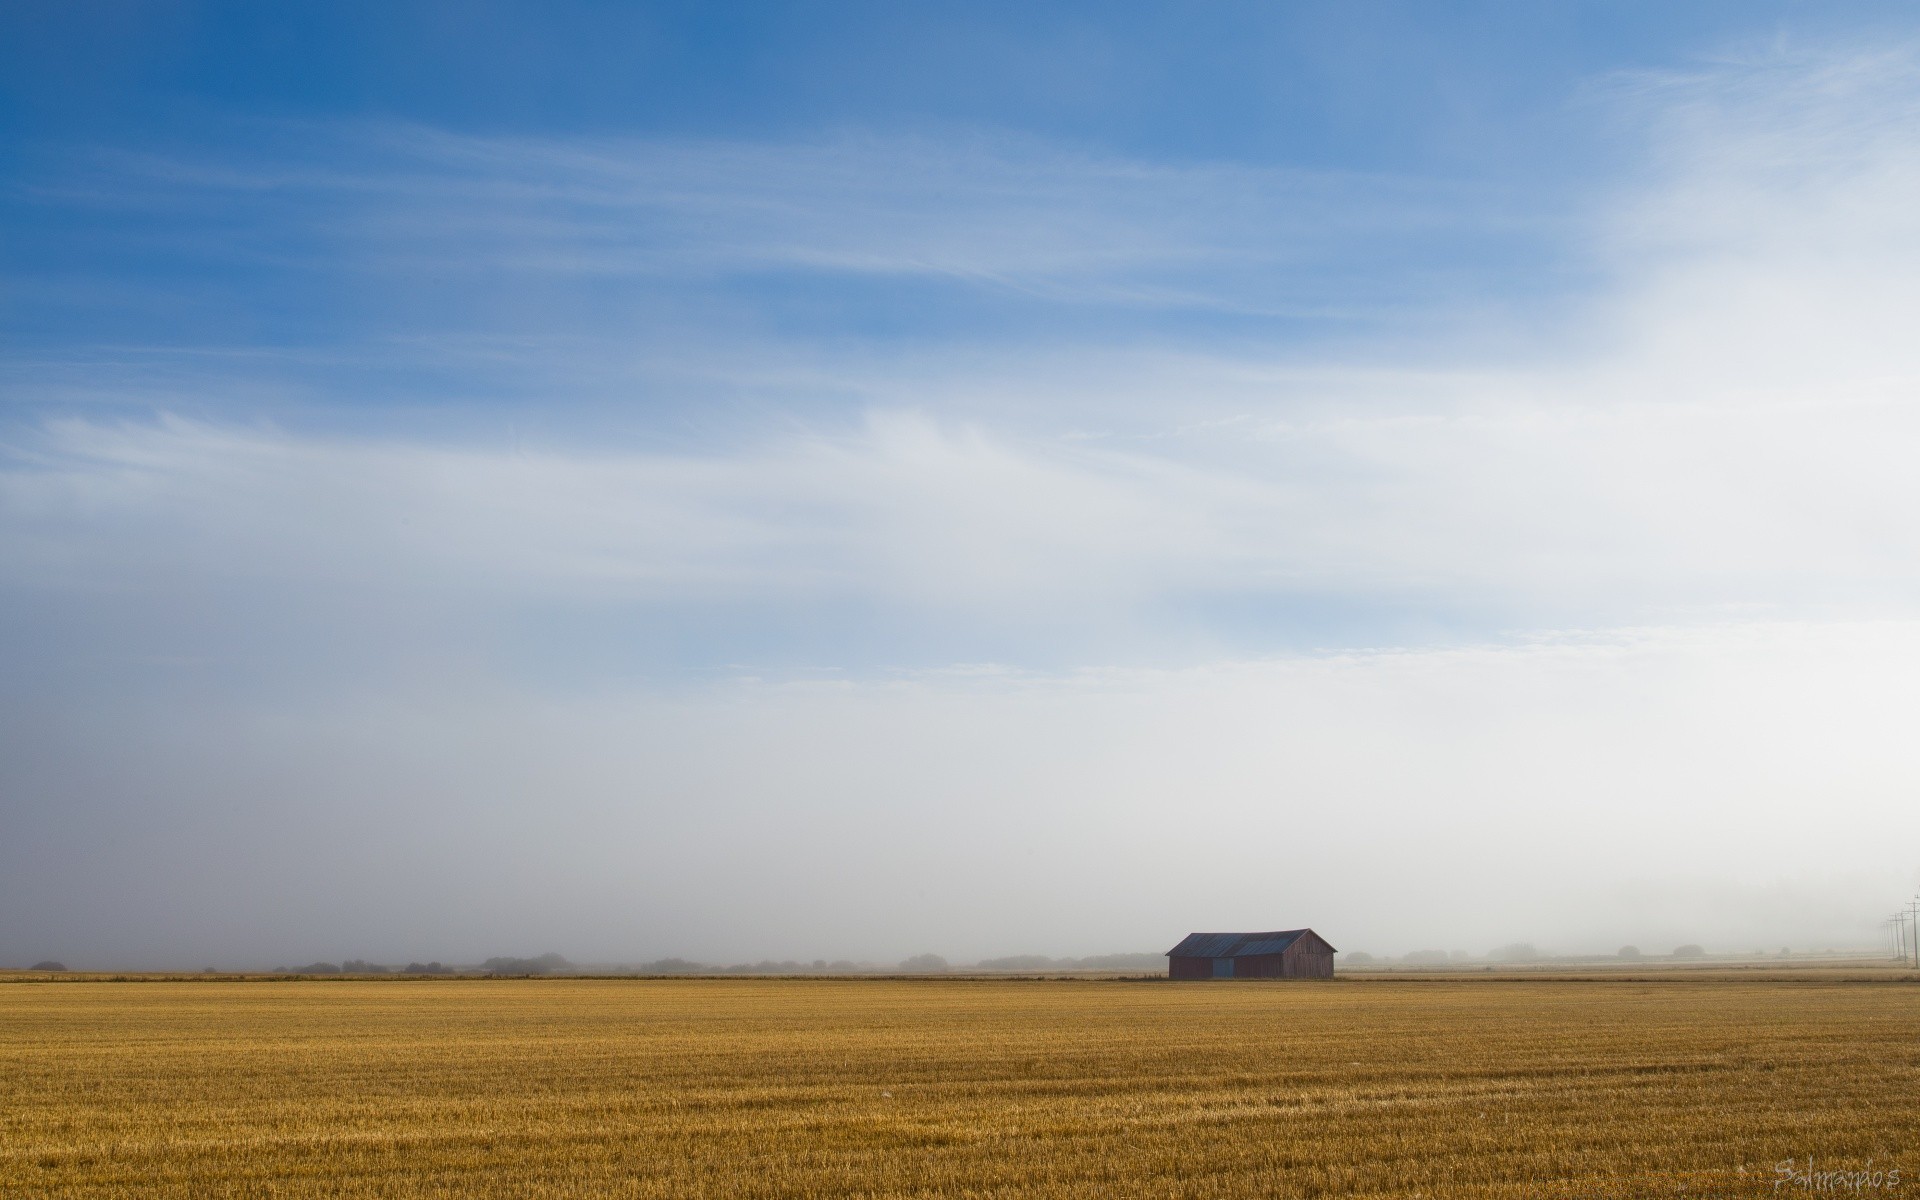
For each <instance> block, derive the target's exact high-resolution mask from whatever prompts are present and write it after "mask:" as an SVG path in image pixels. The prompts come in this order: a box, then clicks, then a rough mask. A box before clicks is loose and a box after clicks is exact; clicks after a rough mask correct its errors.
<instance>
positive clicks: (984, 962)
mask: <svg viewBox="0 0 1920 1200" xmlns="http://www.w3.org/2000/svg"><path fill="white" fill-rule="evenodd" d="M1069 961H1070V960H1069ZM977 965H978V966H979V968H980V969H981V970H982V971H1051V970H1053V969H1054V968H1055V967H1057V966H1059V965H1060V960H1057V959H1052V958H1048V957H1047V956H1046V955H1044V954H1009V955H1007V956H1006V957H1004V958H983V959H981V960H980V962H979V963H978V964H977ZM901 969H902V970H905V969H906V964H904V963H902V964H901Z"/></svg>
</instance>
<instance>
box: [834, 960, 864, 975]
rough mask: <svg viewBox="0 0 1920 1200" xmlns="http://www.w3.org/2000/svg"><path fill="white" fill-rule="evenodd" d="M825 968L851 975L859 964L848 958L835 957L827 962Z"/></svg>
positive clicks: (858, 967)
mask: <svg viewBox="0 0 1920 1200" xmlns="http://www.w3.org/2000/svg"><path fill="white" fill-rule="evenodd" d="M827 970H829V971H834V972H838V973H839V974H842V975H852V974H854V973H855V972H857V971H859V970H860V964H859V963H857V962H854V961H853V960H852V959H850V958H836V959H834V960H833V961H832V962H830V963H828V964H827Z"/></svg>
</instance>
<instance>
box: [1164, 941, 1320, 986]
mask: <svg viewBox="0 0 1920 1200" xmlns="http://www.w3.org/2000/svg"><path fill="white" fill-rule="evenodd" d="M1335 953H1336V951H1335V950H1334V948H1333V946H1332V945H1331V944H1329V943H1328V941H1327V939H1325V938H1323V937H1321V936H1320V935H1319V934H1317V933H1315V932H1314V931H1313V930H1311V929H1281V930H1276V931H1275V932H1273V933H1190V934H1188V935H1187V936H1186V937H1185V938H1184V939H1182V940H1181V942H1180V944H1179V945H1178V946H1175V947H1174V948H1173V949H1171V950H1169V951H1167V976H1168V977H1169V978H1172V979H1332V978H1333V956H1334V954H1335Z"/></svg>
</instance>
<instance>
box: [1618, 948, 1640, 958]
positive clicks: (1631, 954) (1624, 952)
mask: <svg viewBox="0 0 1920 1200" xmlns="http://www.w3.org/2000/svg"><path fill="white" fill-rule="evenodd" d="M1614 955H1615V956H1616V957H1619V958H1625V959H1635V960H1637V959H1639V958H1640V957H1641V955H1640V947H1638V946H1622V947H1620V948H1619V949H1618V950H1616V951H1614Z"/></svg>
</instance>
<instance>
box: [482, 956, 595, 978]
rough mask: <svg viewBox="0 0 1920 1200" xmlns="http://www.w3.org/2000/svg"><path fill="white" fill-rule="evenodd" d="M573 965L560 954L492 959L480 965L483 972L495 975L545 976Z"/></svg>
mask: <svg viewBox="0 0 1920 1200" xmlns="http://www.w3.org/2000/svg"><path fill="white" fill-rule="evenodd" d="M572 965H573V964H571V963H569V962H568V961H567V960H566V959H564V958H561V957H560V956H559V955H558V954H542V955H541V956H540V957H539V958H490V959H488V960H487V961H486V962H483V963H481V964H480V966H481V969H482V970H485V971H487V972H489V973H491V974H494V975H545V974H547V973H548V972H549V971H559V970H564V969H565V968H567V967H569V966H572Z"/></svg>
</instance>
